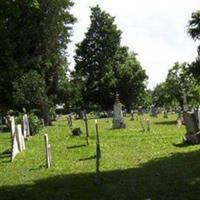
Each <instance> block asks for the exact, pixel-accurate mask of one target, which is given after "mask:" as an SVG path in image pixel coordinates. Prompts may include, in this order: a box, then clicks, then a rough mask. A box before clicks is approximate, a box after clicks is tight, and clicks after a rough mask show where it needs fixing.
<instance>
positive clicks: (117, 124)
mask: <svg viewBox="0 0 200 200" xmlns="http://www.w3.org/2000/svg"><path fill="white" fill-rule="evenodd" d="M125 126H126V125H125V124H124V118H123V113H122V104H121V102H120V100H119V94H118V93H117V94H116V99H115V104H114V107H113V128H125Z"/></svg>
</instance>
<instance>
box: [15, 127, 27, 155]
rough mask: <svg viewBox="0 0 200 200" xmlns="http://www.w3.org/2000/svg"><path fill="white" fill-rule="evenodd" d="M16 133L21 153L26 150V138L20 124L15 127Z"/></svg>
mask: <svg viewBox="0 0 200 200" xmlns="http://www.w3.org/2000/svg"><path fill="white" fill-rule="evenodd" d="M15 133H16V138H17V144H18V149H19V151H20V152H21V151H23V150H25V142H24V136H23V135H22V126H21V124H18V125H17V126H16V127H15Z"/></svg>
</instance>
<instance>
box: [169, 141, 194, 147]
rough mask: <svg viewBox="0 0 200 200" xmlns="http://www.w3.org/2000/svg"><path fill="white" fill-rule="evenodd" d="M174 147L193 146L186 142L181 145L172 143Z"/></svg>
mask: <svg viewBox="0 0 200 200" xmlns="http://www.w3.org/2000/svg"><path fill="white" fill-rule="evenodd" d="M172 145H173V146H174V147H188V146H191V144H188V143H186V142H182V143H179V144H174V143H172Z"/></svg>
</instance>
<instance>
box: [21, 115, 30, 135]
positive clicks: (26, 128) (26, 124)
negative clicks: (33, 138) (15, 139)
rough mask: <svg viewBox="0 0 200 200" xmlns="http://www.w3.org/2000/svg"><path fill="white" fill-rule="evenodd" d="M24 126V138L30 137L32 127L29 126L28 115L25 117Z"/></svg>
mask: <svg viewBox="0 0 200 200" xmlns="http://www.w3.org/2000/svg"><path fill="white" fill-rule="evenodd" d="M22 124H23V136H24V138H28V137H30V126H29V120H28V115H27V114H25V115H23V119H22Z"/></svg>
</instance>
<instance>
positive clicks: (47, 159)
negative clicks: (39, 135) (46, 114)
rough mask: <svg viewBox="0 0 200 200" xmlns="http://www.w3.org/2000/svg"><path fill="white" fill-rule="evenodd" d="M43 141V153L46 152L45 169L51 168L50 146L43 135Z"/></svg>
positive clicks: (46, 136) (46, 137)
mask: <svg viewBox="0 0 200 200" xmlns="http://www.w3.org/2000/svg"><path fill="white" fill-rule="evenodd" d="M44 141H45V151H46V163H47V168H51V167H52V157H51V145H50V144H49V140H48V135H47V134H45V135H44Z"/></svg>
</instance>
